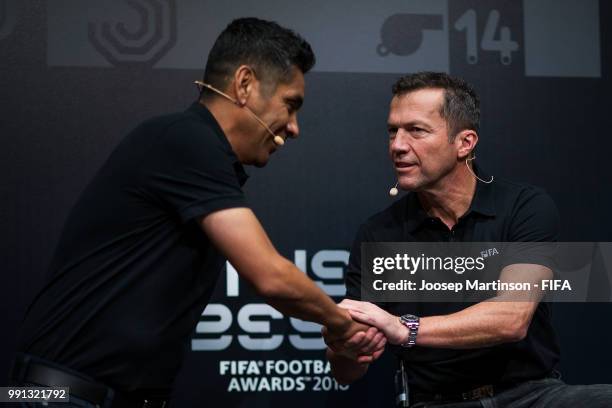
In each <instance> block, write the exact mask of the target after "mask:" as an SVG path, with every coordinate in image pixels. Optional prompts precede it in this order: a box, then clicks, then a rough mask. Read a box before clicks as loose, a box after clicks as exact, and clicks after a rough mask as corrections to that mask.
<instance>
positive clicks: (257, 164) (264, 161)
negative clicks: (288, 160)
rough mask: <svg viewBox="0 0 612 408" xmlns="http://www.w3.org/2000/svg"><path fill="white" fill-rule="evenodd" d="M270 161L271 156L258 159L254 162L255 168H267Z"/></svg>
mask: <svg viewBox="0 0 612 408" xmlns="http://www.w3.org/2000/svg"><path fill="white" fill-rule="evenodd" d="M269 161H270V156H267V157H265V158H259V157H258V158H257V159H255V161H254V162H253V166H255V167H260V168H261V167H265V166H266V164H268V162H269Z"/></svg>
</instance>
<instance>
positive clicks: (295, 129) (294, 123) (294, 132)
mask: <svg viewBox="0 0 612 408" xmlns="http://www.w3.org/2000/svg"><path fill="white" fill-rule="evenodd" d="M299 134H300V127H299V125H298V120H297V114H295V113H294V114H293V115H291V118H289V123H287V137H290V138H292V139H295V138H296V137H298V135H299Z"/></svg>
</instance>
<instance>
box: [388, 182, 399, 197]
mask: <svg viewBox="0 0 612 408" xmlns="http://www.w3.org/2000/svg"><path fill="white" fill-rule="evenodd" d="M398 184H399V181H398V182H397V183H395V187H392V188H391V190H389V195H390V196H391V197H395V196H396V195H397V193H399V190H398V189H397V185H398Z"/></svg>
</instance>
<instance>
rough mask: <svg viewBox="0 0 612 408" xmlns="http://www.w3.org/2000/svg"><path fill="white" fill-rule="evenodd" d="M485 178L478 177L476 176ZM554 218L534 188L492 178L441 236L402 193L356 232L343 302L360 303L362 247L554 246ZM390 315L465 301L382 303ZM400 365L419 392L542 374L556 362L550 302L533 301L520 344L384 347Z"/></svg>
mask: <svg viewBox="0 0 612 408" xmlns="http://www.w3.org/2000/svg"><path fill="white" fill-rule="evenodd" d="M480 177H481V178H484V179H486V178H487V177H486V176H483V175H480ZM558 233H559V217H558V212H557V209H556V206H555V204H554V203H553V201H552V200H551V198H550V197H549V196H548V195H547V194H546V193H545V192H544V191H543V190H541V189H539V188H536V187H532V186H529V185H525V184H519V183H513V182H508V181H503V180H498V179H495V181H494V182H493V183H492V184H484V183H481V182H478V184H477V187H476V192H475V194H474V198H473V200H472V202H471V205H470V207H469V209H468V211H467V212H466V213H465V214H464V215H463V216H461V217H460V218H459V220H458V222H457V224H456V225H455V226H454V227H453V228H452V229H451V230H449V229H448V227H447V226H446V225H445V224H444V223H443V222H442V221H441V220H440V219H439V218H432V217H430V216H428V215H427V213H426V212H425V211H424V210H423V208H422V206H421V204H420V202H419V200H418V197H417V195H416V194H414V193H410V194H407V195H405V196H404V197H402V198H401V199H399V200H397V201H396V202H395V203H393V204H392V205H391V206H390V207H389V208H387V209H386V210H384V211H382V212H380V213H378V214H376V215H374V216H373V217H371V218H370V219H368V220H367V221H366V222H365V223H364V224H363V225H362V226H361V227H360V229H359V232H358V233H357V237H356V239H355V242H354V244H353V248H352V251H351V256H350V261H349V267H348V270H347V275H346V287H347V297H348V298H351V299H357V300H359V299H360V297H361V286H360V285H361V272H360V270H361V266H360V265H361V261H360V258H361V243H362V242H415V241H465V242H554V241H557V240H558ZM381 306H382V307H384V308H385V309H387V310H388V311H389V312H390V313H393V314H394V315H398V316H399V315H402V314H406V313H410V314H415V315H417V316H420V317H425V316H435V315H446V314H449V313H453V312H457V311H459V310H462V309H465V308H466V307H468V306H469V304H467V303H385V304H381ZM392 350H393V351H394V352H395V353H396V354H398V356H399V357H400V358H402V359H403V360H404V361H405V362H406V363H407V364H406V367H407V374H408V379H409V383H410V385H411V387H412V389H414V390H416V391H420V392H436V393H442V392H455V391H466V390H470V389H473V388H476V387H478V386H481V385H485V384H496V383H508V384H511V383H516V382H522V381H526V380H530V379H535V378H541V377H543V376H545V375H547V374H548V373H549V372H550V371H551V370H552V369H553V368H554V367H555V366H556V365H557V363H558V361H559V353H560V351H559V346H558V341H557V339H556V335H555V333H554V330H553V327H552V324H551V308H550V304H547V303H540V304H539V305H538V307H537V310H536V312H535V314H534V316H533V319H532V321H531V324H530V326H529V329H528V332H527V336H526V337H525V339H523V340H521V341H519V342H515V343H506V344H502V345H498V346H493V347H484V348H478V349H470V350H453V349H441V348H428V347H419V346H416V347H413V348H409V349H406V348H400V347H392Z"/></svg>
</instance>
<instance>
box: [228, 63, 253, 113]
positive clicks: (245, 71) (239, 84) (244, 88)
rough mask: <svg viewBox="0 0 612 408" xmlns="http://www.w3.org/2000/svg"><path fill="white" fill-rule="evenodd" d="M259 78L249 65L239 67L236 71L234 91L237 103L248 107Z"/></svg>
mask: <svg viewBox="0 0 612 408" xmlns="http://www.w3.org/2000/svg"><path fill="white" fill-rule="evenodd" d="M256 81H257V78H255V72H253V69H252V68H251V67H249V66H248V65H241V66H239V67H238V68H237V69H236V71H234V83H233V91H234V95H236V103H237V104H238V105H240V106H244V105H246V102H247V100H248V99H249V96H250V95H251V93H252V92H253V89H254V87H255V83H256Z"/></svg>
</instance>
